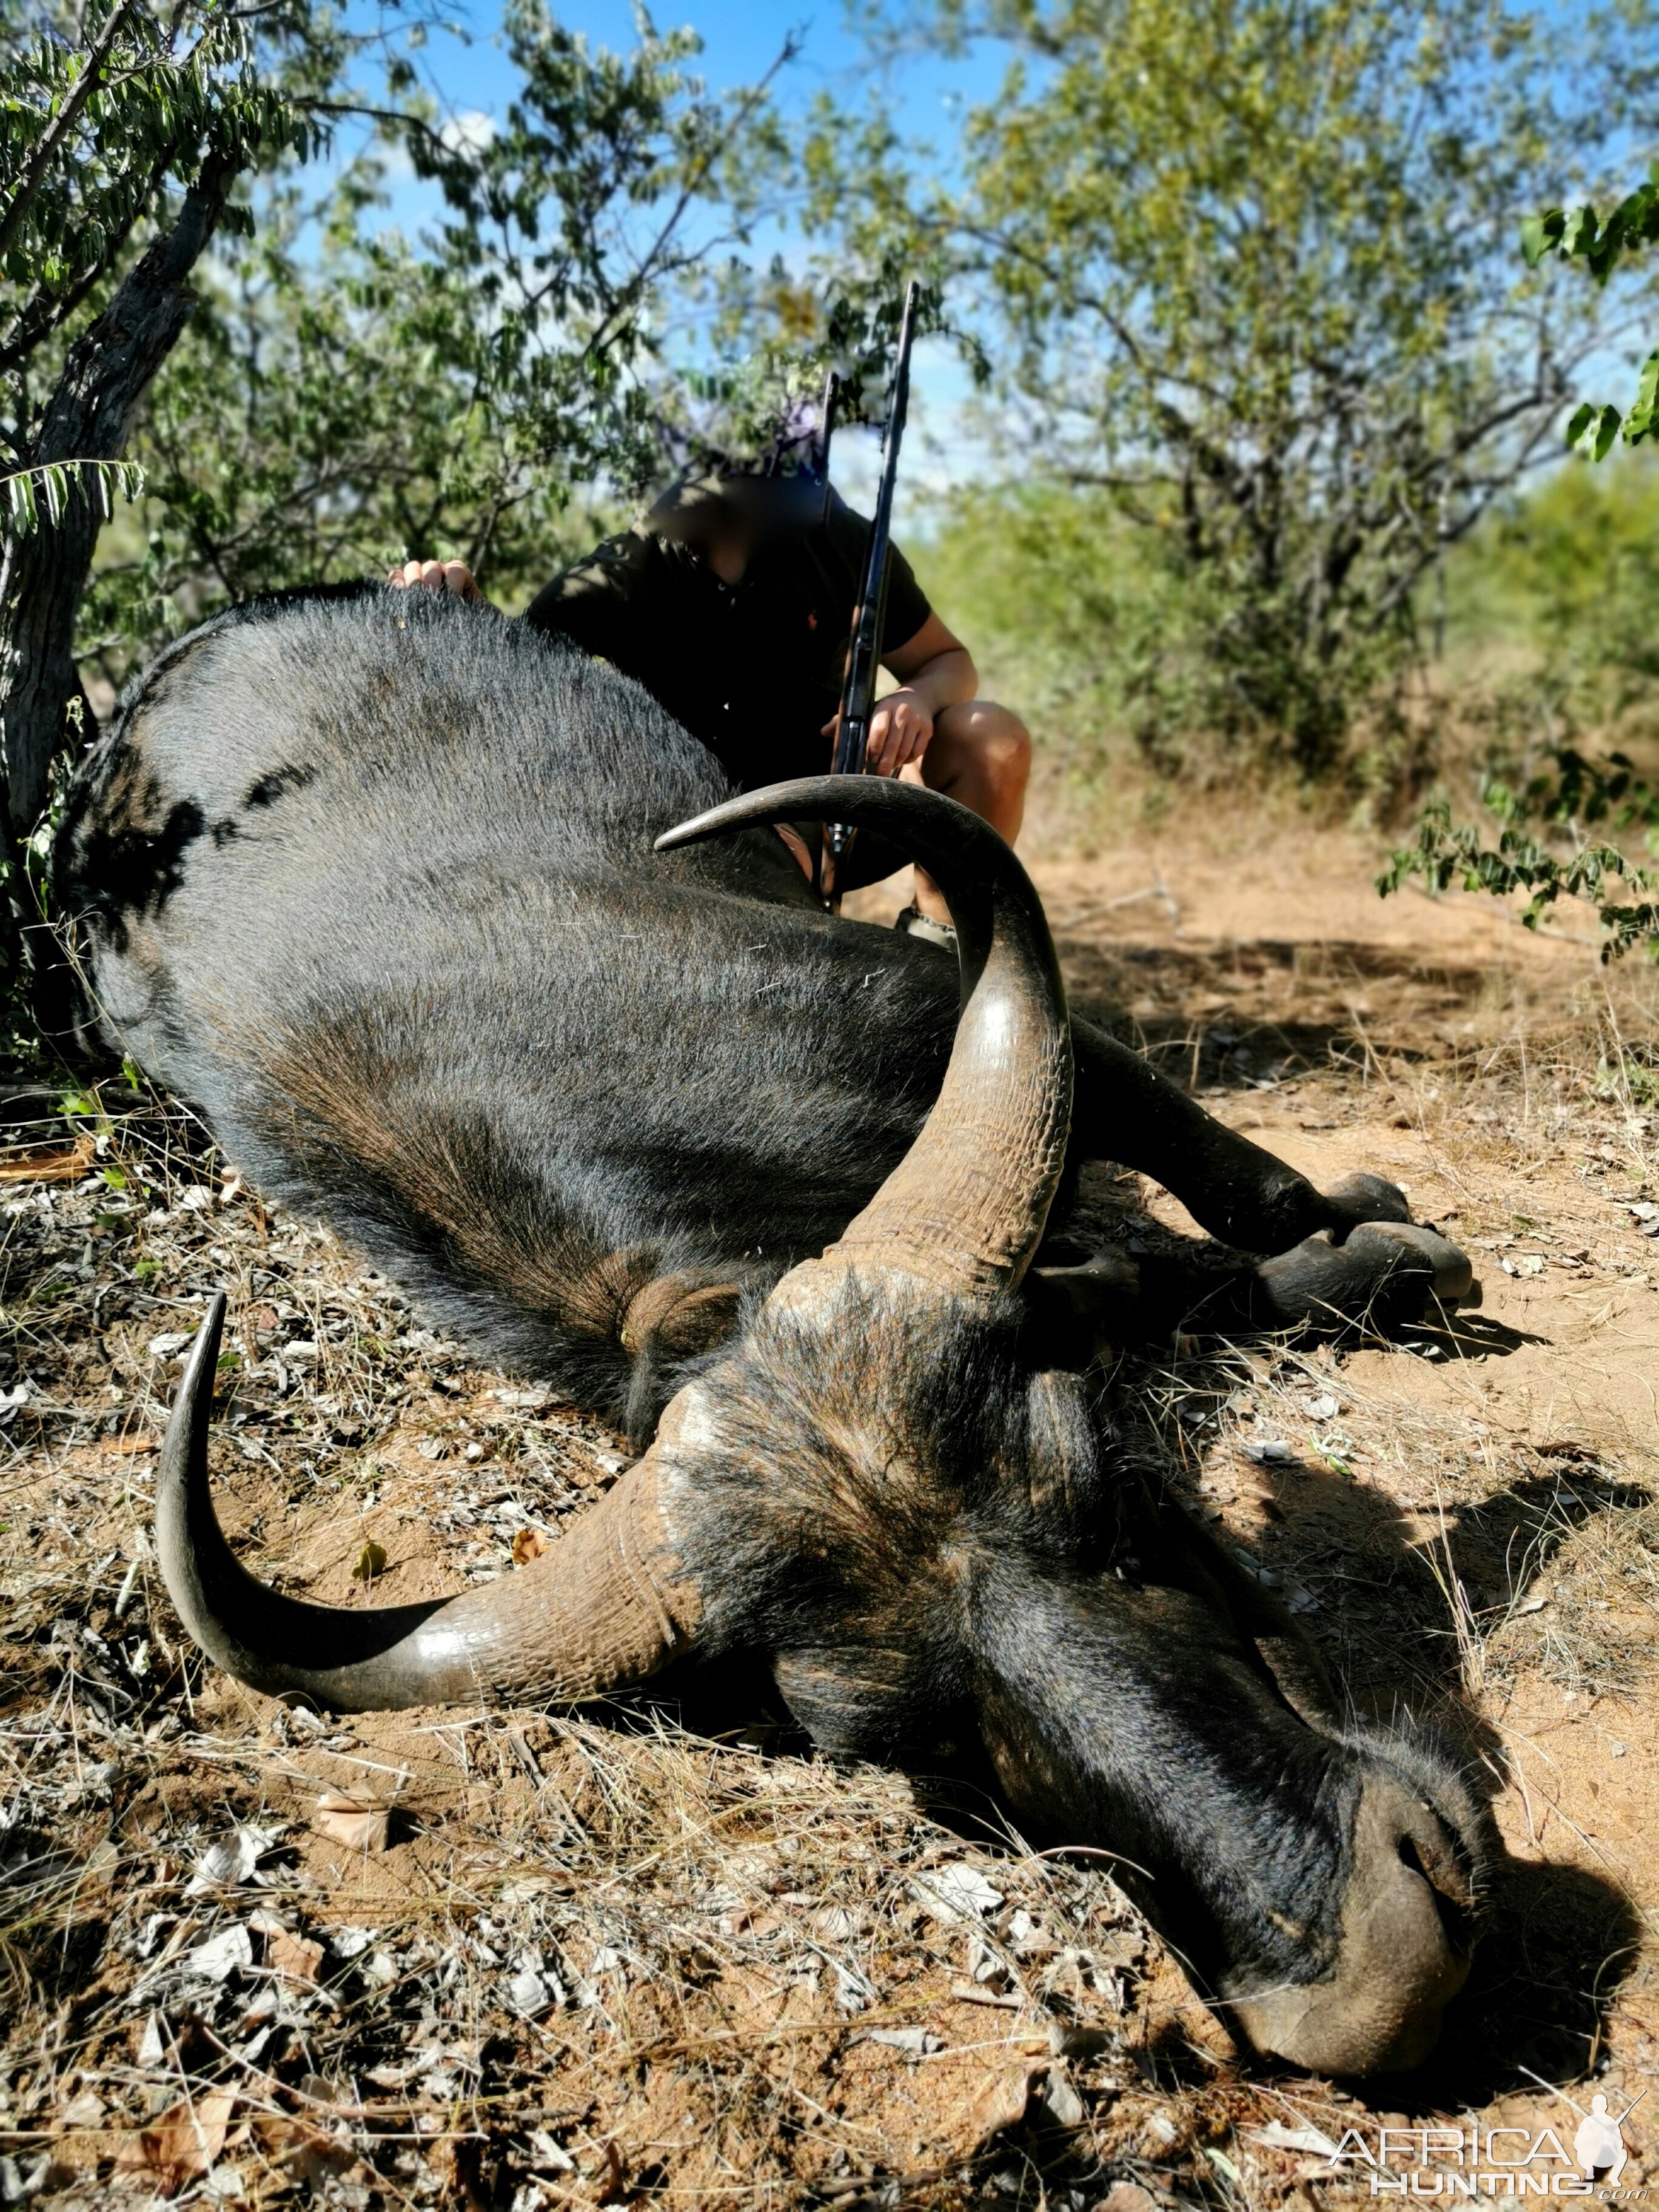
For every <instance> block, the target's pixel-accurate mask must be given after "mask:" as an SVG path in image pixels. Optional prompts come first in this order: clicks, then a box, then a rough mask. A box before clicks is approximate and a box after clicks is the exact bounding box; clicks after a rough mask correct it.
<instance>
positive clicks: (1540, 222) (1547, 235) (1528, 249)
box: [1521, 208, 1566, 269]
mask: <svg viewBox="0 0 1659 2212" xmlns="http://www.w3.org/2000/svg"><path fill="white" fill-rule="evenodd" d="M1565 222H1566V217H1565V215H1564V214H1563V213H1562V211H1561V210H1560V209H1559V208H1551V209H1550V210H1548V212H1547V214H1544V215H1529V216H1528V217H1527V219H1526V221H1525V222H1523V223H1522V226H1521V258H1522V260H1523V261H1524V262H1525V263H1526V264H1527V266H1528V269H1536V267H1537V266H1538V264H1539V263H1540V262H1541V260H1542V259H1543V258H1544V256H1545V255H1546V254H1547V252H1549V251H1550V249H1551V247H1552V246H1559V244H1560V243H1561V230H1562V226H1563V225H1564V224H1565Z"/></svg>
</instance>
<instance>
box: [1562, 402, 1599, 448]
mask: <svg viewBox="0 0 1659 2212" xmlns="http://www.w3.org/2000/svg"><path fill="white" fill-rule="evenodd" d="M1594 421H1595V408H1594V407H1592V406H1591V405H1590V404H1589V400H1585V402H1584V403H1583V405H1582V406H1579V407H1575V408H1574V409H1573V410H1572V413H1571V416H1570V417H1569V418H1568V422H1567V434H1566V441H1567V443H1568V445H1570V446H1576V445H1577V443H1578V441H1579V440H1580V439H1581V438H1582V437H1583V435H1584V433H1585V431H1586V430H1588V429H1589V426H1590V424H1591V423H1592V422H1594Z"/></svg>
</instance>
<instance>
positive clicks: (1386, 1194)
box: [1321, 1175, 1412, 1235]
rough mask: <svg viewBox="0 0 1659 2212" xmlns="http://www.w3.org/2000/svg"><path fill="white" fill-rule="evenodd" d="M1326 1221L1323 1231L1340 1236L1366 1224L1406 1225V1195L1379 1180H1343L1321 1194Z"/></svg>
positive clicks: (1359, 1177) (1408, 1210) (1367, 1177)
mask: <svg viewBox="0 0 1659 2212" xmlns="http://www.w3.org/2000/svg"><path fill="white" fill-rule="evenodd" d="M1321 1195H1322V1197H1323V1199H1324V1201H1325V1205H1326V1208H1327V1210H1328V1213H1329V1216H1330V1218H1329V1220H1328V1222H1327V1223H1326V1226H1327V1228H1329V1229H1334V1230H1335V1231H1337V1232H1338V1233H1339V1234H1340V1235H1341V1234H1346V1232H1347V1231H1349V1230H1351V1229H1358V1228H1362V1227H1363V1226H1364V1224H1365V1223H1366V1222H1368V1221H1409V1220H1410V1219H1411V1218H1412V1213H1411V1208H1410V1206H1407V1203H1406V1194H1405V1192H1404V1191H1403V1190H1401V1189H1400V1188H1398V1187H1397V1186H1396V1185H1395V1184H1394V1183H1391V1182H1384V1180H1383V1177H1382V1176H1374V1175H1351V1176H1343V1178H1342V1180H1341V1182H1339V1183H1334V1184H1333V1185H1332V1187H1331V1188H1330V1189H1329V1190H1328V1191H1325V1192H1322V1194H1321Z"/></svg>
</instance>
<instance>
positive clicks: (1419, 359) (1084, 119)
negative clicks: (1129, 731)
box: [805, 0, 1655, 773]
mask: <svg viewBox="0 0 1659 2212" xmlns="http://www.w3.org/2000/svg"><path fill="white" fill-rule="evenodd" d="M919 5H920V9H921V12H920V13H919V14H917V15H913V16H912V17H911V18H910V19H909V24H910V28H911V30H912V31H921V32H925V33H926V34H927V35H928V36H930V37H931V38H932V39H933V40H936V41H937V40H945V41H949V42H954V43H955V44H957V46H963V45H965V44H966V43H967V42H969V41H971V40H981V39H983V40H999V41H1000V42H1002V43H1003V44H1004V45H1005V46H1006V47H1007V48H1008V49H1009V50H1010V52H1011V56H1012V58H1011V63H1010V67H1009V70H1008V73H1007V76H1006V79H1005V81H1004V83H1003V87H1002V90H1001V93H1000V97H999V98H998V99H997V100H994V101H993V102H991V103H990V104H988V105H987V106H984V107H983V108H981V109H980V110H978V111H977V112H975V113H974V114H972V115H971V116H970V117H969V121H968V125H967V129H966V132H965V137H964V139H963V148H962V155H961V161H960V165H959V169H957V170H956V171H954V172H953V171H952V170H951V169H950V168H946V169H945V171H944V172H943V173H942V174H939V173H936V174H934V175H933V176H932V177H929V176H928V175H927V174H926V173H923V172H922V171H921V168H920V167H919V166H918V165H916V164H915V163H914V162H913V161H912V160H911V158H910V156H909V155H908V152H907V149H906V148H905V146H904V144H903V143H902V138H901V126H900V125H899V124H898V123H896V122H895V121H894V120H893V119H892V118H891V109H890V106H889V107H888V108H885V109H884V111H883V112H880V113H878V114H876V115H873V116H872V117H871V118H868V119H867V120H866V122H865V123H864V125H863V126H862V128H861V129H860V131H858V132H857V134H856V136H855V137H854V135H853V134H852V132H851V131H850V129H849V126H848V122H847V119H846V118H837V117H835V116H833V115H831V114H829V113H828V112H825V113H824V114H823V115H822V116H821V117H820V118H819V121H818V124H817V129H816V131H815V135H814V136H813V137H812V139H811V143H809V144H808V146H807V147H806V149H805V173H806V177H807V180H808V184H809V186H810V187H811V195H812V209H813V218H814V220H815V222H817V226H818V228H819V233H820V235H821V236H822V237H823V239H824V240H825V241H826V246H827V249H828V250H829V252H831V253H835V252H839V253H841V254H842V255H843V256H848V257H850V258H854V259H856V258H858V257H860V256H861V255H865V254H867V253H868V252H871V251H872V249H874V248H876V247H882V248H885V249H886V250H888V251H892V250H893V249H894V246H895V241H896V240H902V241H903V246H904V250H906V251H908V252H910V253H912V254H913V255H915V256H917V257H926V258H927V259H929V260H930V261H931V262H932V264H933V266H934V267H935V269H936V270H938V271H939V275H940V276H941V277H942V279H943V280H944V281H945V283H946V284H947V286H948V287H949V289H950V290H951V295H952V298H953V302H954V304H955V305H956V307H957V311H958V312H959V313H960V312H963V301H964V299H966V301H968V302H969V305H968V307H967V310H966V312H967V315H968V319H969V321H970V322H971V323H974V324H975V326H976V335H977V336H978V337H979V338H980V340H981V343H982V347H983V350H984V353H985V355H986V356H988V357H989V358H991V359H994V361H995V362H996V364H997V372H996V378H995V381H996V384H997V386H998V387H999V388H1000V392H1001V395H1002V396H1003V398H1004V399H1005V400H1006V402H1007V403H1008V405H1009V407H1010V410H1012V421H1013V422H1016V423H1018V424H1019V425H1021V426H1023V428H1024V433H1025V435H1026V438H1027V440H1028V442H1029V444H1030V447H1031V448H1032V449H1033V450H1034V453H1035V455H1036V459H1037V460H1038V461H1039V462H1040V463H1042V465H1046V466H1047V467H1048V469H1049V470H1050V471H1053V472H1054V474H1055V475H1056V476H1057V477H1059V478H1060V480H1061V481H1062V482H1065V483H1072V484H1075V485H1096V486H1103V487H1105V488H1106V489H1108V491H1109V493H1110V495H1111V496H1112V497H1113V498H1114V499H1115V501H1117V502H1118V503H1119V504H1120V505H1121V508H1122V510H1123V512H1124V513H1127V515H1129V516H1130V517H1132V518H1133V520H1135V521H1136V522H1137V523H1138V524H1139V525H1140V526H1142V528H1143V529H1144V530H1145V531H1146V532H1148V533H1150V534H1151V535H1152V538H1153V539H1154V540H1155V541H1156V547H1157V550H1158V556H1159V557H1161V558H1163V559H1164V561H1166V562H1168V563H1169V565H1170V568H1171V569H1172V570H1173V571H1174V573H1175V574H1177V575H1178V576H1181V577H1184V578H1185V579H1186V580H1188V583H1189V584H1190V586H1191V588H1192V592H1193V598H1194V606H1195V607H1196V608H1197V609H1198V610H1199V611H1200V618H1201V621H1202V625H1203V638H1202V651H1201V653H1200V654H1199V655H1197V656H1196V657H1195V658H1194V661H1193V663H1192V665H1193V668H1194V674H1195V678H1196V689H1195V691H1194V695H1193V696H1191V697H1190V698H1189V699H1188V701H1187V702H1184V711H1185V712H1187V713H1188V714H1190V715H1191V716H1192V717H1194V719H1195V720H1196V719H1198V718H1200V717H1207V718H1211V719H1212V720H1215V721H1216V722H1218V724H1219V725H1220V726H1221V727H1222V728H1223V729H1224V730H1225V731H1230V732H1233V733H1234V734H1236V735H1243V734H1247V733H1249V734H1255V735H1256V736H1258V737H1261V738H1265V739H1266V741H1267V743H1269V744H1272V745H1274V746H1281V747H1282V748H1283V749H1284V750H1285V751H1286V752H1287V753H1288V755H1289V757H1290V758H1291V760H1292V761H1293V762H1294V763H1296V764H1297V767H1298V768H1300V769H1302V770H1304V772H1310V773H1315V772H1318V771H1321V770H1322V769H1325V768H1327V767H1328V765H1329V764H1330V763H1331V762H1332V760H1333V758H1334V755H1335V753H1336V751H1337V750H1338V747H1339V744H1340V740H1341V738H1342V733H1343V732H1344V729H1345V727H1346V723H1347V720H1348V719H1349V716H1350V714H1351V712H1352V707H1353V704H1354V702H1355V701H1356V700H1357V699H1358V698H1361V697H1364V696H1366V695H1367V694H1368V693H1369V692H1370V691H1371V690H1372V689H1373V687H1374V686H1375V685H1376V684H1377V683H1378V682H1379V680H1386V679H1388V678H1389V677H1390V676H1391V675H1393V674H1394V673H1395V672H1396V671H1398V670H1399V669H1400V668H1401V666H1402V665H1404V663H1405V662H1406V660H1407V659H1408V657H1409V656H1410V654H1411V653H1412V651H1413V642H1414V619H1415V607H1416V602H1417V597H1418V594H1419V586H1421V584H1422V581H1423V579H1424V577H1425V574H1427V572H1428V571H1429V570H1430V568H1431V566H1432V564H1433V563H1434V562H1436V561H1437V559H1438V558H1439V557H1440V556H1441V555H1442V554H1443V550H1444V549H1445V548H1446V547H1447V546H1448V545H1449V544H1451V543H1453V542H1454V541H1455V540H1456V539H1458V538H1462V537H1463V536H1465V535H1466V534H1467V533H1468V531H1469V530H1470V529H1471V528H1472V527H1473V526H1474V524H1475V523H1476V521H1477V520H1479V518H1480V514H1481V513H1483V512H1484V511H1485V509H1486V507H1487V506H1488V505H1489V503H1490V502H1491V501H1492V499H1493V497H1494V496H1495V495H1497V494H1498V492H1499V491H1501V490H1502V489H1503V488H1504V487H1505V486H1506V485H1508V484H1510V483H1512V482H1513V481H1514V480H1515V478H1516V476H1517V474H1518V472H1519V471H1522V469H1524V468H1525V467H1526V466H1528V465H1529V463H1531V462H1532V461H1533V460H1534V459H1536V458H1537V457H1538V456H1539V455H1540V453H1542V452H1543V451H1545V450H1546V449H1547V445H1548V442H1549V441H1550V440H1551V436H1552V433H1553V424H1554V421H1555V418H1556V416H1557V415H1558V413H1559V408H1560V404H1561V399H1562V395H1563V394H1564V393H1565V392H1566V391H1567V390H1568V389H1569V387H1570V383H1571V378H1572V376H1573V374H1574V372H1575V370H1576V368H1577V365H1578V363H1579V362H1581V361H1582V360H1583V358H1584V357H1585V356H1586V354H1587V353H1588V352H1589V349H1591V347H1592V346H1594V345H1595V344H1598V343H1606V320H1607V319H1606V318H1605V317H1602V318H1600V319H1598V318H1597V317H1595V316H1594V315H1592V314H1589V313H1585V312H1583V302H1577V303H1573V305H1572V306H1571V308H1570V309H1569V308H1568V307H1564V305H1563V304H1562V303H1561V302H1560V301H1559V300H1557V299H1555V298H1553V296H1552V295H1551V294H1550V292H1549V290H1548V289H1547V288H1546V287H1543V286H1541V285H1540V284H1539V283H1537V282H1536V281H1535V280H1534V279H1533V278H1531V277H1530V276H1528V274H1527V272H1525V271H1524V270H1517V269H1516V267H1515V266H1514V264H1513V258H1512V254H1511V253H1510V248H1509V245H1508V240H1509V239H1510V236H1511V235H1512V224H1513V222H1514V220H1515V218H1516V212H1517V211H1518V210H1521V209H1523V208H1525V207H1526V206H1527V205H1528V204H1534V205H1535V204H1537V199H1538V197H1540V196H1541V189H1542V188H1541V181H1540V180H1541V178H1542V177H1543V175H1544V174H1545V171H1546V164H1547V163H1548V164H1551V165H1565V171H1566V172H1569V173H1572V174H1574V175H1576V176H1577V175H1583V176H1586V177H1588V176H1590V175H1593V174H1594V173H1595V172H1596V171H1597V169H1598V167H1599V165H1600V163H1601V160H1602V157H1603V155H1604V153H1605V152H1606V150H1607V148H1608V147H1609V146H1610V145H1612V144H1613V143H1616V141H1617V137H1618V134H1619V131H1620V128H1621V127H1622V123H1623V119H1624V118H1625V117H1626V115H1627V114H1628V113H1629V112H1630V106H1631V103H1632V100H1633V99H1634V98H1635V97H1636V96H1637V94H1638V91H1639V88H1640V86H1641V84H1642V83H1643V82H1644V70H1646V69H1647V64H1646V61H1645V51H1644V42H1646V43H1647V44H1648V45H1650V42H1651V34H1652V28H1653V24H1654V21H1655V15H1654V11H1653V9H1652V8H1651V6H1650V4H1649V0H1633V4H1632V5H1631V6H1630V7H1628V8H1626V9H1624V10H1623V11H1622V12H1621V13H1620V15H1619V17H1618V19H1617V21H1616V23H1612V24H1609V25H1607V26H1604V27H1603V29H1602V33H1601V34H1600V35H1598V37H1597V38H1596V39H1594V40H1586V41H1584V42H1583V45H1582V46H1581V44H1580V30H1579V28H1578V27H1575V26H1571V25H1569V24H1568V23H1567V21H1566V20H1565V18H1563V17H1561V16H1560V15H1559V14H1553V13H1540V14H1539V15H1526V14H1523V13H1522V12H1520V11H1519V10H1518V9H1514V8H1512V7H1510V6H1509V5H1507V4H1505V3H1504V0H1468V4H1465V5H1462V6H1459V7H1455V8H1450V7H1445V8H1442V7H1434V8H1431V9H1425V8H1423V7H1422V6H1420V5H1419V4H1415V3H1414V0H1217V4H1214V5H1206V6H1202V7H1194V6H1193V5H1191V4H1190V0H919ZM1638 58H1639V59H1638ZM1649 74H1650V72H1649ZM1555 173H1556V174H1557V175H1558V176H1559V175H1560V174H1561V173H1563V168H1562V167H1559V166H1558V167H1556V169H1555ZM1517 363H1518V364H1519V367H1518V368H1517V367H1516V364H1517Z"/></svg>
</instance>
